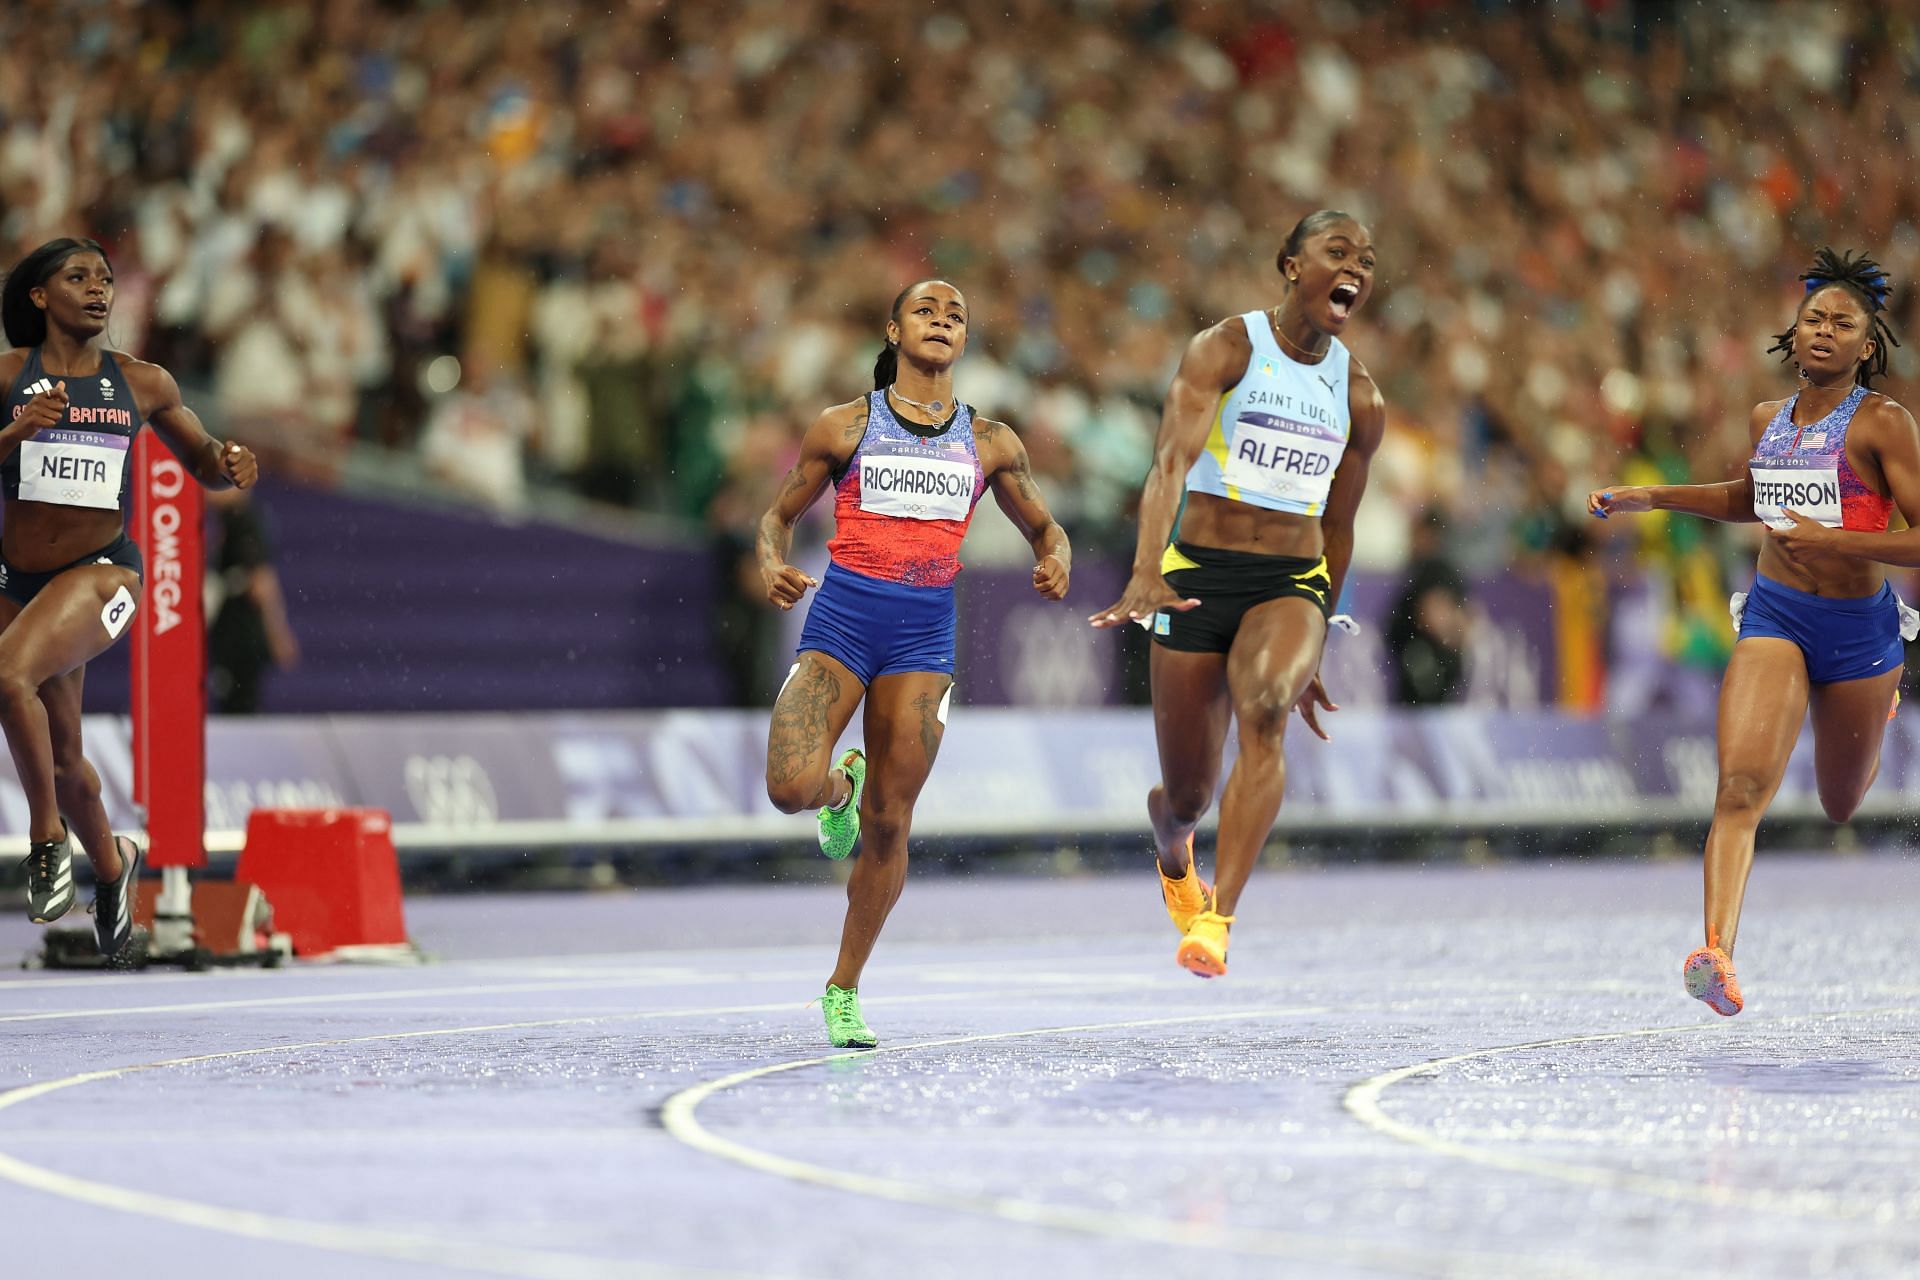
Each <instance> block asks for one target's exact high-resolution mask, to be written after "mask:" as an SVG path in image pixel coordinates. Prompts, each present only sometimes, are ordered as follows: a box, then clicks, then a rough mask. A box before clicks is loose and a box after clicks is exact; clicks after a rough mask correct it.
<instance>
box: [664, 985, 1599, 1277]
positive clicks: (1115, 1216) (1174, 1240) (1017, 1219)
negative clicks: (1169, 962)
mask: <svg viewBox="0 0 1920 1280" xmlns="http://www.w3.org/2000/svg"><path fill="white" fill-rule="evenodd" d="M1330 1012H1332V1009H1331V1008H1329V1007H1328V1006H1325V1005H1300V1006H1294V1007H1286V1008H1268V1009H1246V1010H1236V1011H1231V1012H1224V1013H1200V1014H1183V1015H1180V1016H1176V1017H1167V1018H1137V1019H1129V1020H1127V1021H1123V1022H1091V1023H1081V1024H1077V1025H1073V1026H1058V1027H1035V1028H1032V1029H1029V1030H1025V1031H996V1032H991V1033H987V1034H982V1035H971V1036H952V1037H949V1038H947V1039H942V1040H923V1041H919V1042H916V1043H914V1044H903V1045H889V1046H885V1047H883V1048H879V1049H866V1050H855V1051H851V1052H847V1053H836V1054H828V1055H825V1056H822V1057H814V1058H801V1059H796V1060H795V1061H792V1062H779V1063H774V1064H773V1065H771V1066H764V1067H754V1068H751V1069H748V1070H745V1071H736V1072H734V1073H733V1074H731V1075H727V1076H721V1077H719V1078H718V1079H714V1080H709V1081H707V1082H705V1083H703V1084H697V1085H693V1086H691V1087H690V1088H686V1089H682V1090H681V1091H680V1092H678V1093H676V1094H674V1095H673V1096H672V1097H670V1098H668V1099H667V1100H666V1102H665V1103H664V1104H663V1105H662V1106H661V1110H660V1118H661V1122H662V1124H663V1125H664V1126H665V1128H666V1130H667V1132H668V1133H669V1134H671V1135H672V1136H673V1137H675V1138H677V1139H678V1140H680V1141H681V1142H684V1143H686V1144H687V1145H688V1146H690V1147H692V1148H694V1149H695V1150H697V1151H701V1152H704V1153H706V1154H708V1155H712V1156H717V1157H719V1158H720V1159H722V1160H728V1161H731V1162H733V1163H735V1164H739V1165H744V1166H745V1167H747V1168H749V1169H753V1170H755V1171H757V1172H760V1173H765V1174H771V1175H772V1176H774V1177H778V1178H784V1179H787V1180H788V1181H792V1182H800V1183H804V1184H807V1185H810V1186H817V1187H825V1188H828V1189H830V1190H834V1191H844V1192H849V1193H851V1194H854V1195H862V1196H870V1197H873V1198H876V1199H881V1200H891V1201H895V1202H898V1203H902V1204H912V1205H919V1206H921V1207H924V1208H930V1209H941V1210H946V1211H948V1212H954V1213H967V1214H978V1215H982V1216H986V1217H991V1218H998V1219H1000V1220H1002V1221H1004V1222H1012V1223H1017V1224H1019V1225H1021V1226H1031V1227H1049V1228H1053V1229H1056V1230H1062V1231H1073V1232H1077V1233H1080V1234H1082V1235H1091V1236H1097V1237H1101V1238H1104V1239H1109V1240H1136V1241H1140V1242H1142V1243H1148V1244H1158V1245H1168V1246H1173V1247H1179V1248H1202V1249H1213V1250H1222V1251H1226V1252H1232V1253H1248V1254H1261V1255H1267V1256H1274V1257H1285V1258H1292V1259H1302V1260H1309V1261H1317V1262H1327V1263H1341V1264H1354V1263H1361V1264H1364V1265H1368V1266H1376V1267H1387V1268H1391V1269H1394V1270H1400V1271H1404V1272H1406V1273H1408V1274H1413V1275H1435V1274H1441V1273H1449V1274H1450V1273H1451V1272H1452V1270H1453V1268H1454V1267H1455V1265H1456V1264H1461V1263H1470V1264H1471V1265H1472V1266H1473V1267H1474V1268H1475V1269H1474V1270H1473V1272H1472V1273H1471V1274H1473V1275H1475V1276H1487V1275H1492V1274H1502V1273H1510V1274H1515V1275H1524V1276H1533V1275H1538V1274H1540V1268H1541V1265H1542V1262H1541V1260H1540V1259H1538V1258H1517V1257H1509V1256H1503V1255H1498V1254H1486V1253H1465V1252H1458V1251H1453V1252H1448V1253H1447V1254H1445V1255H1444V1256H1436V1254H1435V1253H1433V1252H1431V1251H1427V1250H1420V1251H1415V1250H1405V1249H1390V1248H1385V1247H1381V1246H1375V1245H1366V1244H1358V1243H1354V1244H1349V1243H1345V1242H1342V1241H1338V1240H1334V1239H1330V1238H1328V1237H1326V1236H1314V1235H1306V1234H1302V1233H1297V1232H1289V1231H1278V1230H1272V1229H1268V1228H1261V1227H1228V1226H1220V1225H1216V1224H1209V1223H1199V1222H1176V1221H1173V1220H1171V1219H1167V1218H1155V1217H1152V1216H1149V1215H1145V1214H1139V1213H1129V1212H1124V1211H1117V1210H1108V1209H1086V1208H1075V1207H1072V1206H1068V1205H1053V1204H1046V1203H1043V1202H1041V1201H1037V1200H1023V1199H1020V1198H1019V1197H1017V1196H1000V1195H991V1194H985V1193H981V1194H969V1193H966V1192H956V1191H946V1190H943V1189H941V1188H939V1187H933V1186H928V1185H925V1184H923V1183H915V1182H908V1181H906V1180H904V1179H900V1178H889V1177H885V1176H881V1175H877V1174H865V1173H850V1172H847V1171H845V1170H840V1169H830V1168H828V1167H826V1166H824V1165H818V1164H812V1163H809V1162H808V1161H805V1160H796V1159H793V1158H792V1157H789V1156H782V1155H775V1154H774V1153H772V1152H769V1151H762V1150H760V1149H758V1148H756V1147H749V1146H747V1145H746V1144H745V1143H741V1142H736V1141H734V1140H733V1139H731V1138H723V1137H721V1136H720V1135H719V1134H716V1133H714V1132H713V1131H712V1130H711V1129H709V1128H707V1127H706V1126H705V1125H704V1124H702V1123H701V1121H700V1119H699V1117H698V1115H697V1114H696V1112H697V1111H698V1110H699V1107H700V1104H701V1103H703V1102H705V1101H706V1100H707V1099H709V1098H711V1097H713V1096H714V1095H715V1094H719V1093H723V1092H725V1091H727V1090H729V1089H734V1088H738V1087H739V1086H741V1085H744V1084H748V1083H751V1082H752V1081H755V1080H762V1079H765V1078H766V1077H768V1076H773V1075H778V1074H780V1073H782V1072H787V1071H800V1070H803V1069H805V1068H808V1067H818V1066H825V1065H827V1064H829V1063H835V1062H847V1061H860V1060H865V1059H869V1058H874V1057H878V1056H880V1055H882V1054H897V1053H917V1052H922V1051H925V1050H927V1049H942V1048H950V1047H952V1046H954V1045H971V1044H986V1043H989V1042H992V1041H996V1040H1017V1039H1021V1038H1024V1037H1028V1036H1049V1035H1070V1034H1073V1033H1075V1032H1087V1031H1121V1030H1131V1029H1135V1028H1142V1027H1168V1026H1179V1025H1182V1024H1194V1023H1207V1022H1241V1021H1251V1020H1255V1019H1266V1018H1287V1017H1298V1016H1302V1015H1309V1014H1318V1013H1330ZM1553 1265H1554V1274H1555V1275H1559V1276H1580V1275H1592V1276H1596V1277H1599V1276H1612V1275H1614V1274H1615V1273H1614V1272H1612V1271H1601V1270H1593V1269H1586V1268H1582V1267H1579V1266H1577V1265H1574V1264H1565V1263H1562V1262H1560V1261H1558V1260H1556V1261H1555V1263H1554V1264H1553ZM1569 1267H1571V1269H1569ZM1496 1269H1497V1270H1496Z"/></svg>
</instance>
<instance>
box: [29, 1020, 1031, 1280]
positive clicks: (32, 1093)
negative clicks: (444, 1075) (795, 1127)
mask: <svg viewBox="0 0 1920 1280" xmlns="http://www.w3.org/2000/svg"><path fill="white" fill-rule="evenodd" d="M1008 994H1015V992H1011V991H1009V990H1008V989H1006V988H992V989H983V990H978V991H939V992H924V993H918V994H913V995H901V996H875V997H873V998H871V999H869V1000H868V1001H867V1003H868V1004H876V1005H895V1004H931V1003H944V1002H947V1001H953V1000H977V999H982V998H986V997H992V996H1005V995H1008ZM182 1007H185V1008H193V1007H196V1006H182ZM801 1007H804V1006H801ZM794 1009H795V1005H794V1003H793V1002H792V1001H791V1000H783V1001H779V1002H777V1003H768V1004H747V1005H722V1006H716V1007H713V1008H706V1009H648V1010H641V1011H635V1012H632V1013H606V1014H592V1015H584V1016H579V1017H570V1018H541V1019H536V1020H532V1021H522V1022H497V1023H488V1024H484V1025H478V1026H466V1027H432V1028H427V1029H424V1030H415V1031H389V1032H382V1033H379V1034H376V1035H367V1036H345V1037H340V1038H337V1039H330V1040H309V1041H303V1042H299V1043H293V1044H277V1045H261V1046H256V1047H253V1048H247V1049H228V1050H222V1051H221V1052H219V1053H202V1054H194V1055H192V1056H190V1057H185V1058H168V1059H165V1060H163V1061H159V1062H147V1063H139V1064H136V1065H133V1066H126V1067H112V1068H108V1069H106V1070H102V1071H87V1072H82V1073H81V1074H79V1075H72V1076H67V1077H65V1078H63V1079H59V1080H48V1081H43V1082H41V1083H38V1084H30V1085H23V1086H21V1087H19V1088H16V1089H9V1090H7V1091H6V1092H5V1093H0V1111H6V1110H8V1109H10V1108H13V1107H18V1106H21V1105H23V1104H25V1103H28V1102H32V1101H34V1100H36V1099H39V1098H44V1097H46V1096H47V1095H48V1094H52V1093H58V1092H61V1091H63V1090H66V1089H73V1088H77V1087H79V1086H81V1085H87V1084H96V1083H99V1082H101V1081H105V1080H116V1079H120V1078H122V1077H124V1076H130V1075H137V1074H140V1073H143V1072H148V1071H161V1070H165V1069H167V1068H171V1067H184V1066H193V1065H197V1064H199V1063H204V1062H219V1061H223V1060H227V1059H233V1058H254V1057H262V1056H266V1055H271V1054H280V1053H294V1052H298V1051H301V1050H306V1049H325V1048H337V1047H339V1046H342V1045H355V1044H375V1043H380V1042H386V1041H396V1040H424V1039H430V1038H433V1037H444V1036H460V1035H485V1034H489V1033H492V1032H500V1031H528V1030H536V1029H540V1028H549V1027H571V1026H587V1025H592V1024H596V1023H610V1022H641V1021H648V1020H657V1019H663V1018H680V1017H689V1018H704V1017H721V1016H725V1015H729V1014H752V1013H788V1012H793V1011H794ZM18 1136H21V1135H17V1134H7V1133H5V1132H3V1131H0V1142H4V1141H5V1140H6V1139H7V1138H8V1137H18ZM0 1179H4V1180H6V1181H8V1182H12V1183H15V1184H17V1185H19V1186H22V1187H26V1188H29V1189H30V1190H34V1191H43V1192H46V1193H47V1194H49V1195H55V1196H60V1197H63V1198H65V1199H68V1200H74V1201H78V1202H80V1203H83V1204H90V1205H95V1206H98V1207H100V1208H105V1209H115V1210H119V1211H121V1212H123V1213H133V1214H139V1215H141V1216H143V1217H148V1218H157V1219H159V1220H161V1221H163V1222H170V1223H173V1224H175V1225H178V1226H187V1227H198V1228H202V1229H204V1230H208V1231H218V1232H221V1233H223V1234H226V1235H235V1236H243V1237H247V1238H249V1239H254V1240H267V1241H271V1242H274V1243H281V1244H288V1243H290V1244H299V1245H305V1246H308V1247H310V1248H315V1249H324V1250H328V1251H331V1252H335V1253H352V1254H358V1255H361V1256H364V1257H375V1258H384V1259H388V1260H390V1261H398V1262H421V1263H434V1264H438V1265H440V1266H443V1267H444V1266H454V1267H464V1268H466V1269H468V1270H471V1271H482V1272H487V1273H490V1274H494V1275H507V1276H519V1277H526V1278H527V1280H648V1278H650V1277H656V1276H657V1277H672V1276H699V1277H721V1278H724V1280H734V1278H736V1277H738V1278H740V1280H765V1278H766V1277H767V1276H768V1275H769V1274H770V1273H768V1272H766V1271H753V1272H728V1271H714V1270H703V1269H700V1268H696V1267H688V1266H679V1265H672V1266H668V1265H662V1264H652V1263H643V1262H639V1261H635V1260H629V1259H600V1258H588V1257H583V1256H580V1255H576V1254H565V1253H553V1252H547V1251H543V1250H535V1249H525V1248H520V1247H517V1246H511V1245H499V1246H495V1245H487V1244H475V1243H471V1242H468V1241H464V1240H460V1239H457V1238H450V1237H440V1236H430V1235H416V1234H412V1233H408V1232H400V1231H389V1230H385V1229H383V1228H378V1227H358V1226H352V1225H348V1224H340V1223H326V1222H311V1221H306V1220H303V1219H299V1218H285V1217H280V1216H278V1215H275V1214H266V1213H256V1212H254V1211H252V1210H248V1209H232V1208H228V1207H225V1206H222V1205H213V1204H204V1203H202V1202H199V1201H195V1200H187V1199H184V1198H182V1197H179V1196H165V1195H159V1194H156V1193H154V1192H150V1191H145V1190H141V1189H139V1188H136V1187H122V1186H116V1185H114V1184H112V1183H106V1182H95V1181H93V1180H91V1179H88V1178H81V1177H76V1176H74V1175H72V1174H66V1173H61V1172H58V1171H57V1170H53V1169H48V1168H45V1167H44V1166H41V1165H36V1164H32V1163H29V1162H28V1161H25V1160H22V1159H20V1158H18V1157H17V1156H13V1155H9V1154H6V1153H5V1152H0Z"/></svg>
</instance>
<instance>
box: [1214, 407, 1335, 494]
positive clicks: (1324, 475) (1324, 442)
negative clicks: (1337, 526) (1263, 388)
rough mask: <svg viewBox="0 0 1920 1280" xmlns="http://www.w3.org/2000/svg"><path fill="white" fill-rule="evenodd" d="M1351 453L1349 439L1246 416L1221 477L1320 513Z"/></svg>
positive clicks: (1235, 433)
mask: <svg viewBox="0 0 1920 1280" xmlns="http://www.w3.org/2000/svg"><path fill="white" fill-rule="evenodd" d="M1346 451H1347V442H1346V440H1345V438H1344V437H1341V436H1338V435H1335V434H1334V433H1333V432H1332V431H1330V430H1328V429H1327V428H1325V427H1316V426H1311V425H1309V424H1307V423H1304V422H1294V421H1291V420H1289V419H1287V418H1276V417H1274V416H1273V415H1271V414H1265V413H1246V414H1242V415H1241V416H1240V420H1239V421H1238V422H1236V423H1235V424H1234V428H1233V443H1232V444H1231V445H1230V446H1229V447H1228V451H1227V465H1226V466H1225V467H1223V468H1221V474H1222V475H1223V476H1224V477H1225V478H1226V482H1227V483H1228V484H1230V485H1232V486H1233V487H1235V488H1236V489H1245V490H1248V491H1249V492H1252V493H1257V494H1260V495H1262V496H1263V497H1268V498H1278V499H1281V500H1283V501H1286V502H1290V503H1295V504H1298V505H1300V506H1303V507H1308V508H1315V507H1320V506H1323V505H1325V503H1326V501H1327V492H1328V491H1329V490H1330V489H1332V488H1333V473H1334V471H1335V470H1337V469H1338V468H1339V466H1340V457H1341V455H1342V454H1344V453H1345V452H1346Z"/></svg>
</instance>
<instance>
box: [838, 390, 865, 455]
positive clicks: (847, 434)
mask: <svg viewBox="0 0 1920 1280" xmlns="http://www.w3.org/2000/svg"><path fill="white" fill-rule="evenodd" d="M868 412H869V409H868V406H867V402H866V401H864V400H862V401H861V402H860V411H859V412H858V413H856V414H854V415H853V421H852V422H849V423H848V424H847V429H846V430H845V431H844V432H843V433H841V435H842V439H844V440H845V441H846V442H847V443H848V444H851V445H857V444H859V443H860V437H862V436H864V435H866V434H867V414H868Z"/></svg>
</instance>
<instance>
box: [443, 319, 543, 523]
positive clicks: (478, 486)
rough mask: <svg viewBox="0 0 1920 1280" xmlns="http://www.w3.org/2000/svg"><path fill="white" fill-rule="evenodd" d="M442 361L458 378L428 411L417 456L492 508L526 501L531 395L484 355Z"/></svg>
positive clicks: (512, 507) (515, 507) (513, 507)
mask: <svg viewBox="0 0 1920 1280" xmlns="http://www.w3.org/2000/svg"><path fill="white" fill-rule="evenodd" d="M443 367H445V368H446V369H448V370H449V374H448V376H450V377H452V378H456V379H457V380H458V381H457V383H456V385H454V386H453V387H452V388H450V389H449V390H447V391H446V392H445V393H444V394H442V395H441V396H440V398H439V399H438V400H436V401H434V404H433V408H432V410H431V411H430V412H429V413H428V415H427V426H426V430H425V431H423V432H421V433H420V460H421V462H422V463H424V464H425V466H426V468H427V470H428V471H429V472H430V473H432V474H433V475H435V476H438V477H439V478H440V479H441V480H443V481H445V482H446V483H447V484H449V485H451V486H453V487H454V488H456V489H458V490H460V491H461V492H462V493H465V494H467V495H468V496H469V497H473V498H477V499H479V500H480V501H482V502H484V503H486V504H487V505H488V506H490V507H492V508H493V509H494V510H496V511H500V512H504V513H508V514H511V513H513V512H517V511H519V510H521V509H522V508H523V507H525V505H526V501H527V468H526V451H527V444H528V442H529V441H530V440H531V439H532V438H533V437H534V435H535V434H536V431H537V427H538V423H537V420H536V416H535V415H536V414H537V412H538V410H537V407H536V406H535V405H534V402H533V398H532V397H531V396H529V395H528V394H527V393H526V392H525V391H524V390H522V389H521V387H520V385H519V383H518V382H517V381H516V380H515V379H514V378H513V376H512V375H511V374H504V373H501V372H500V371H499V370H497V369H496V368H495V367H494V366H493V364H492V363H491V362H490V361H489V360H488V359H487V358H486V357H485V356H483V355H479V354H474V355H470V356H469V357H468V359H467V361H466V363H465V364H459V365H456V364H454V363H453V362H452V361H451V360H450V359H444V358H443Z"/></svg>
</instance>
